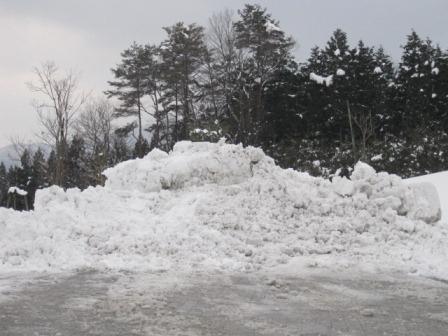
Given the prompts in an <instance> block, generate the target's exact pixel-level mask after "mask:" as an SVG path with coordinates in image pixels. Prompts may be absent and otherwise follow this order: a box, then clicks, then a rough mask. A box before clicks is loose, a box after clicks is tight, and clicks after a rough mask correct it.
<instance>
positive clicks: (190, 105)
mask: <svg viewBox="0 0 448 336" xmlns="http://www.w3.org/2000/svg"><path fill="white" fill-rule="evenodd" d="M164 30H165V32H166V33H167V35H168V36H167V38H166V39H165V41H163V42H162V44H161V47H160V50H161V55H162V59H163V63H162V74H163V81H164V85H163V95H162V99H161V103H162V104H163V106H164V109H165V112H166V113H167V119H168V121H169V122H170V120H169V119H170V115H173V119H174V120H173V123H174V125H173V126H172V131H171V132H172V137H171V141H172V143H171V145H173V144H174V143H175V142H177V141H179V140H182V139H187V138H189V136H190V132H191V131H192V130H193V128H194V126H195V124H196V118H197V114H198V112H197V111H196V110H195V103H196V101H197V100H198V97H199V92H198V89H199V87H198V84H199V83H198V76H199V69H200V67H201V65H202V62H203V59H204V56H205V53H206V47H205V44H204V28H203V27H201V26H198V25H196V24H190V25H188V26H185V25H184V23H182V22H178V23H176V24H175V25H173V26H171V27H165V28H164ZM170 124H171V122H170ZM167 127H170V126H169V125H168V126H167Z"/></svg>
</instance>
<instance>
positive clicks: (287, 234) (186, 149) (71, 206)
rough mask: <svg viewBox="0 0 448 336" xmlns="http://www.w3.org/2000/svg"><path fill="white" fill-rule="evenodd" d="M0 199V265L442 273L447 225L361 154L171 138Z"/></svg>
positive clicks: (416, 195) (11, 267) (400, 182)
mask: <svg viewBox="0 0 448 336" xmlns="http://www.w3.org/2000/svg"><path fill="white" fill-rule="evenodd" d="M104 174H105V175H106V176H107V182H106V185H105V187H95V188H93V187H92V188H89V189H87V190H85V191H82V192H81V191H79V190H77V189H69V190H67V191H63V190H62V189H60V188H58V187H51V188H47V189H44V190H40V191H39V192H38V193H37V195H36V203H35V206H36V209H35V211H34V212H27V213H25V212H24V213H19V212H14V211H11V210H6V209H1V210H0V232H1V236H0V270H19V269H24V270H30V269H32V270H43V269H45V270H60V269H74V268H81V267H95V268H114V269H139V270H140V269H145V270H153V269H172V268H176V269H179V268H182V269H184V268H185V269H222V270H256V269H260V268H264V267H269V266H276V265H278V264H282V263H287V262H288V261H289V260H292V258H300V257H310V256H311V257H313V256H319V255H323V254H325V255H327V257H328V258H333V259H334V262H335V263H338V262H339V261H341V262H342V260H344V262H345V261H346V260H351V261H353V262H357V263H362V264H366V265H377V266H378V265H379V266H390V267H398V268H400V269H402V270H407V271H417V272H422V273H427V274H432V275H435V276H443V277H444V276H448V271H447V266H446V260H447V259H446V258H447V257H448V248H447V244H446V241H447V240H446V239H447V237H448V231H447V228H446V227H445V225H444V223H442V222H439V221H436V220H437V219H438V214H437V210H438V209H432V210H428V207H427V206H425V204H428V202H427V199H426V196H425V195H421V194H420V193H419V192H417V191H416V190H417V189H416V188H413V187H411V186H409V185H408V184H407V183H405V182H404V181H403V180H401V179H400V178H399V177H397V176H395V175H389V174H386V173H376V172H375V171H374V170H373V169H372V168H371V167H370V166H368V165H366V164H364V163H358V164H357V165H356V166H355V168H354V171H353V174H352V176H351V178H350V180H349V179H346V178H340V177H337V178H334V179H333V180H332V181H329V180H325V179H322V178H314V177H311V176H309V175H308V174H304V173H299V172H297V171H294V170H291V169H286V170H285V169H281V168H280V167H278V166H276V165H275V163H274V161H273V160H272V159H271V158H269V157H268V156H266V155H265V154H264V153H263V152H262V151H261V150H260V149H257V148H253V147H247V148H243V147H242V146H240V145H228V144H225V143H223V142H221V143H217V144H212V143H192V142H180V143H178V144H176V146H175V147H174V149H173V151H172V152H170V153H164V152H161V151H159V150H154V151H152V152H151V153H149V154H148V155H147V156H146V157H144V158H143V159H136V160H131V161H127V162H123V163H121V164H118V165H117V166H115V167H114V168H110V169H108V170H106V171H105V173H104Z"/></svg>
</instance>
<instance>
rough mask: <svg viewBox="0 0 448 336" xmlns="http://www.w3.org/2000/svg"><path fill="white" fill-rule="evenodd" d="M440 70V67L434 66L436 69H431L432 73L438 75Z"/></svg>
mask: <svg viewBox="0 0 448 336" xmlns="http://www.w3.org/2000/svg"><path fill="white" fill-rule="evenodd" d="M439 72H440V70H439V68H434V69H432V70H431V73H432V74H433V75H438V74H439Z"/></svg>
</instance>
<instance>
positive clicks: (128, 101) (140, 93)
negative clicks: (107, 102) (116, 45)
mask: <svg viewBox="0 0 448 336" xmlns="http://www.w3.org/2000/svg"><path fill="white" fill-rule="evenodd" d="M146 56H147V50H145V48H144V47H143V46H141V45H138V44H137V43H135V42H134V44H132V45H131V47H130V48H129V49H126V50H125V51H123V52H122V53H121V57H122V61H121V63H120V64H119V65H118V66H117V67H116V68H115V69H112V73H113V74H114V77H115V79H116V80H115V81H110V82H108V83H109V85H110V86H112V87H113V89H112V90H109V91H107V92H106V93H107V95H108V96H109V97H117V98H118V99H119V100H120V102H121V106H120V107H119V108H118V109H117V116H136V117H137V120H138V121H137V127H138V135H137V141H139V142H142V141H143V113H144V111H145V106H144V103H143V100H144V96H145V95H146V94H147V91H148V87H149V86H150V85H149V83H148V81H149V78H150V75H151V74H150V73H149V70H148V66H147V65H148V64H147V59H146ZM143 155H144V153H140V152H139V153H137V156H139V157H141V156H143Z"/></svg>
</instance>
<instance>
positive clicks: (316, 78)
mask: <svg viewBox="0 0 448 336" xmlns="http://www.w3.org/2000/svg"><path fill="white" fill-rule="evenodd" d="M310 80H312V81H313V82H316V83H317V84H320V85H325V86H331V85H332V84H333V75H329V76H327V77H323V76H320V75H317V74H315V73H314V72H312V73H311V74H310Z"/></svg>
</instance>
